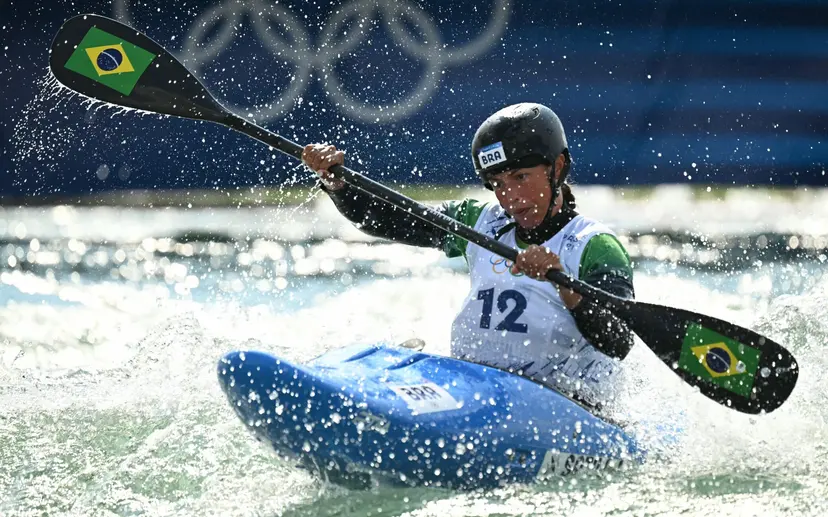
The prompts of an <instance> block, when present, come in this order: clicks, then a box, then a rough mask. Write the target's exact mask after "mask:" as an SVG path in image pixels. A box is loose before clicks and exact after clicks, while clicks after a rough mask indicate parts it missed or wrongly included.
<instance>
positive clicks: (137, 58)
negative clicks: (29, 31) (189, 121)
mask: <svg viewBox="0 0 828 517" xmlns="http://www.w3.org/2000/svg"><path fill="white" fill-rule="evenodd" d="M50 52H51V54H50V57H49V68H50V69H51V70H52V73H53V74H54V76H55V77H56V78H57V80H58V81H60V82H61V83H62V84H63V85H65V86H67V87H69V88H71V89H72V90H74V91H76V92H78V93H80V94H81V95H85V96H86V97H90V98H92V99H97V100H100V101H103V102H107V103H110V104H115V105H118V106H124V107H127V108H135V109H139V110H144V111H150V112H154V113H162V114H166V115H175V116H179V117H186V118H193V119H200V120H211V121H214V122H218V121H221V120H223V119H224V118H225V117H226V116H227V114H228V113H227V110H226V109H225V108H224V107H222V106H221V105H220V104H219V103H218V102H216V100H215V99H214V98H213V97H212V95H210V93H209V92H208V91H207V89H206V88H205V87H204V86H203V85H202V84H201V83H200V82H199V81H198V79H196V78H195V76H193V74H191V73H190V72H189V71H188V70H187V69H186V68H185V67H184V65H182V64H181V63H180V62H179V61H178V60H176V59H175V58H174V57H173V56H172V55H171V54H170V53H169V52H167V51H166V50H165V49H164V48H162V47H161V46H160V45H158V44H157V43H155V42H154V41H152V40H151V39H150V38H148V37H147V36H145V35H143V34H141V33H140V32H138V31H136V30H135V29H132V28H130V27H128V26H126V25H124V24H122V23H120V22H117V21H115V20H112V19H110V18H106V17H104V16H98V15H95V14H83V15H79V16H76V17H74V18H71V19H69V20H67V21H66V22H65V23H64V24H63V25H62V26H61V28H60V30H59V31H58V33H57V34H56V35H55V38H54V40H53V42H52V48H51V51H50Z"/></svg>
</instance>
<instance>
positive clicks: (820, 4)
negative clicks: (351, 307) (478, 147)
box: [0, 0, 828, 198]
mask: <svg viewBox="0 0 828 517" xmlns="http://www.w3.org/2000/svg"><path fill="white" fill-rule="evenodd" d="M83 12H94V13H97V14H103V15H106V16H111V17H113V18H116V19H119V20H121V21H123V22H125V23H128V24H130V25H131V26H133V27H135V28H136V29H138V30H140V31H142V32H144V33H146V34H147V35H148V36H150V37H151V38H153V39H155V40H156V41H158V42H159V43H160V44H161V45H163V46H164V47H166V48H168V49H169V50H170V51H172V52H173V53H174V54H175V55H176V56H177V57H178V58H179V59H180V60H181V61H182V62H183V63H185V64H186V65H187V67H188V68H189V69H190V70H191V71H193V72H194V73H195V74H196V76H197V77H199V78H200V79H201V80H202V82H204V84H205V85H206V86H207V87H208V88H209V89H210V91H211V92H213V94H214V95H215V96H216V97H217V98H218V99H219V100H220V102H222V103H223V104H224V105H226V106H228V107H230V108H231V109H233V110H234V111H235V112H237V113H239V114H242V115H245V116H250V117H251V118H253V119H254V120H256V121H257V122H258V123H259V124H261V125H263V126H265V127H267V128H268V129H271V130H273V131H275V132H278V133H280V134H282V135H283V136H285V137H287V138H290V139H292V140H295V141H297V142H299V143H303V144H304V143H309V142H328V143H333V144H336V145H337V146H338V147H339V148H342V149H345V150H346V151H347V154H348V156H349V165H351V166H352V167H353V168H355V169H357V170H361V171H363V172H365V173H367V174H368V175H370V176H372V177H375V178H378V179H381V180H383V181H386V182H389V183H392V184H395V183H400V184H407V183H440V184H462V183H471V182H474V181H476V177H475V175H474V171H473V167H472V163H471V158H470V155H469V147H470V143H471V138H472V135H473V134H474V131H475V129H476V128H477V126H478V125H479V124H480V123H481V122H482V121H483V120H484V119H485V118H486V117H487V116H488V115H489V114H491V113H492V112H494V111H496V110H498V109H500V108H501V107H503V106H505V105H508V104H512V103H516V102H521V101H533V102H540V103H543V104H546V105H547V106H549V107H551V108H552V109H554V110H555V111H556V112H557V113H558V114H559V115H560V117H561V119H562V120H563V122H564V125H565V127H566V128H567V133H568V138H569V144H570V148H571V151H572V156H573V159H574V161H575V166H574V168H573V178H574V180H575V181H576V182H578V183H582V184H610V185H649V184H660V183H695V184H702V185H703V184H719V185H825V184H826V176H825V171H826V169H828V24H826V20H828V2H825V1H820V0H810V1H809V0H729V1H723V0H717V1H713V0H669V1H668V0H660V1H644V0H628V1H626V2H620V3H611V2H598V1H592V2H590V1H569V0H564V1H560V2H549V1H547V0H488V1H483V2H475V3H466V2H449V1H442V2H440V1H437V0H428V1H422V2H414V1H408V0H393V1H391V0H346V1H338V0H334V1H333V2H331V3H330V4H327V5H326V4H324V3H323V4H318V3H315V2H304V1H293V2H290V1H288V2H285V1H280V2H278V3H277V2H276V1H275V0H222V1H212V2H162V1H160V0H159V1H142V2H137V1H135V0H113V1H111V2H109V1H108V2H100V1H98V2H94V1H84V0H76V1H68V0H63V1H54V2H50V3H49V8H48V9H44V8H43V7H42V6H41V7H37V6H33V5H32V2H23V1H22V0H12V1H11V2H9V1H6V2H5V3H2V2H0V26H2V34H3V37H2V43H0V51H2V55H1V56H0V90H1V91H2V95H3V103H2V104H1V105H0V131H2V135H3V140H2V155H0V171H1V172H2V173H3V174H2V179H1V180H0V196H3V197H6V198H26V197H30V196H44V195H81V194H90V193H97V192H102V191H111V190H121V189H205V188H207V189H211V188H219V189H225V188H235V187H247V186H267V185H283V184H293V183H308V182H309V175H308V174H307V173H305V172H304V171H303V170H302V168H300V167H297V165H296V162H294V161H292V160H291V159H289V158H287V157H285V156H282V155H279V154H278V153H275V152H272V151H269V150H268V149H267V148H266V147H265V146H262V145H261V144H259V143H257V142H254V141H252V140H250V139H249V138H247V137H244V136H242V135H240V134H237V133H235V132H233V131H230V130H228V129H225V128H222V127H218V126H215V125H213V124H210V123H201V122H195V121H191V120H183V119H174V118H168V117H167V118H161V117H157V116H151V115H144V114H138V113H133V112H124V111H121V110H118V109H115V108H112V107H109V106H104V105H100V104H96V103H93V102H89V101H88V100H85V99H83V98H81V97H79V96H77V95H73V94H72V93H71V92H69V91H68V90H66V89H63V88H61V87H59V86H57V85H56V84H55V82H54V80H53V79H50V75H49V72H48V69H47V60H48V50H49V45H50V43H51V39H52V37H53V35H54V34H55V33H56V32H57V30H58V28H59V27H60V25H61V23H62V22H63V21H64V20H65V19H67V18H69V17H71V16H74V15H76V14H79V13H83Z"/></svg>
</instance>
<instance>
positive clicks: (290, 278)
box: [0, 191, 828, 517]
mask: <svg viewBox="0 0 828 517" xmlns="http://www.w3.org/2000/svg"><path fill="white" fill-rule="evenodd" d="M594 192H597V191H594ZM596 198H598V196H596ZM590 199H591V200H592V198H591V197H590ZM590 202H591V203H592V202H593V201H590ZM665 202H666V201H665ZM618 203H626V201H623V200H621V201H619V202H618ZM757 204H761V203H758V202H757ZM584 206H585V208H584V211H587V208H586V206H587V205H586V204H585V205H584ZM602 206H604V210H605V211H606V214H610V213H615V214H620V213H622V212H621V211H620V208H621V207H620V206H618V205H616V206H615V208H616V209H617V210H612V207H607V206H606V205H602ZM787 208H788V209H789V210H790V211H791V215H790V220H791V221H793V219H794V218H795V217H796V208H795V207H794V206H793V205H791V206H788V207H787ZM290 210H291V209H282V211H269V210H266V209H260V210H250V211H248V210H238V211H236V210H232V211H198V212H196V211H181V210H177V211H176V210H156V211H153V212H149V213H144V212H139V211H132V210H119V209H104V208H96V209H72V208H66V207H60V208H49V209H45V210H41V209H14V210H9V209H6V210H5V211H4V212H3V213H2V217H3V219H1V221H2V222H0V228H4V229H5V234H6V236H7V237H9V238H11V237H13V236H14V237H20V238H22V239H25V240H27V241H28V240H30V239H32V238H35V237H36V238H37V239H38V240H39V241H40V242H41V244H40V246H41V251H42V250H43V249H45V247H46V246H45V244H43V243H45V242H46V241H47V240H48V239H55V238H57V239H60V238H69V237H71V238H74V239H76V240H78V242H85V243H86V245H87V246H88V247H89V248H90V249H91V246H92V245H91V244H90V243H91V242H93V241H94V240H96V239H109V240H111V241H114V243H115V244H113V246H115V247H118V244H117V243H129V242H136V241H138V242H140V241H141V240H143V239H146V238H150V237H163V236H169V235H175V234H178V233H180V232H183V231H186V230H192V229H194V228H195V229H199V230H205V228H206V229H209V230H211V231H213V230H215V231H216V232H217V231H218V230H221V231H223V232H224V233H230V234H231V235H244V234H245V232H248V231H251V229H253V228H255V229H256V230H257V232H261V234H267V233H269V232H271V233H272V234H277V235H280V236H282V235H283V234H285V233H290V232H297V233H296V238H300V237H304V238H307V237H308V235H307V232H311V231H312V232H320V233H322V232H330V233H331V234H337V235H340V236H342V237H344V236H345V234H346V232H350V231H351V230H350V229H349V228H348V226H347V224H345V223H344V222H342V221H340V220H338V219H337V218H336V217H334V216H333V215H331V214H330V212H329V211H327V210H328V209H327V208H325V206H324V203H323V204H322V206H321V207H320V208H318V209H317V211H314V212H312V211H310V208H307V209H303V210H300V211H293V212H291V211H290ZM693 210H694V211H697V210H700V209H699V208H698V207H696V208H693ZM730 210H731V214H733V213H738V211H739V210H741V208H740V207H731V208H730ZM286 214H289V219H286V218H285V217H286ZM639 215H640V214H639V213H638V212H636V213H635V217H638V216H639ZM116 216H117V217H118V218H122V217H124V218H126V219H118V220H117V221H116V219H115V217H116ZM618 217H620V216H618ZM734 220H735V218H734ZM92 221H94V222H95V224H90V222H92ZM286 221H290V223H291V224H289V225H288V224H285V222H286ZM803 221H804V223H807V219H806V218H804V217H801V218H800V222H801V223H802V222H803ZM804 223H803V224H804ZM632 224H633V223H630V225H632ZM734 224H736V223H734ZM755 224H756V226H757V227H759V226H762V225H768V226H771V225H772V224H776V223H763V222H761V221H760V222H756V223H755ZM21 225H23V226H25V231H24V230H22V229H21ZM623 227H625V228H626V227H628V226H627V224H626V222H624V224H623ZM789 230H797V228H790V229H789ZM799 230H801V228H800V229H799ZM302 231H305V232H306V233H305V235H304V236H303V235H301V232H302ZM21 234H22V235H21ZM119 237H120V238H119ZM282 238H285V237H282ZM346 240H347V239H346ZM337 243H338V244H337ZM75 246H77V244H75ZM327 246H328V248H314V250H315V251H313V253H317V254H322V255H318V256H317V255H313V256H314V257H316V258H317V259H318V260H319V261H322V260H323V259H324V256H325V255H324V253H323V252H322V251H319V250H320V249H321V250H323V251H324V250H326V249H327V251H325V253H328V255H327V256H333V255H335V254H336V253H334V251H335V250H339V252H341V251H342V250H341V249H340V248H341V246H342V243H341V241H328V243H327ZM344 249H345V253H350V254H354V255H360V254H362V255H363V256H365V257H368V258H366V260H367V261H368V262H370V263H373V264H374V265H376V266H377V267H378V271H380V273H382V272H383V271H386V272H387V271H388V268H389V267H390V266H389V264H397V271H398V273H399V274H401V275H402V276H396V275H391V276H388V275H387V274H383V275H382V276H377V277H373V278H371V277H367V276H362V277H358V278H357V277H355V278H351V279H350V280H347V277H345V276H344V275H336V274H333V275H329V276H322V277H316V276H313V275H311V276H302V275H301V274H298V273H296V272H294V274H289V275H287V281H286V286H285V287H283V288H281V289H279V288H276V287H272V286H271V287H270V290H269V291H266V292H261V293H258V294H256V296H252V295H249V292H248V291H250V290H253V291H255V289H256V288H255V286H256V285H258V284H256V282H255V281H254V280H255V278H253V277H252V275H248V276H245V275H246V274H247V273H245V274H239V275H238V276H239V278H240V280H239V282H241V285H242V289H243V291H241V292H237V291H234V290H232V289H231V290H230V292H231V293H236V295H235V296H233V295H228V294H227V293H226V292H225V291H223V290H221V289H219V288H215V289H213V288H208V287H207V286H208V285H211V286H212V285H216V286H219V285H222V284H221V282H220V281H225V280H227V279H228V278H230V276H232V275H235V274H236V273H237V271H239V270H241V269H244V271H248V270H251V271H252V267H251V268H241V266H240V265H239V263H238V262H237V263H234V264H233V265H230V266H223V267H222V268H220V269H219V270H215V271H213V272H210V273H208V274H205V276H204V277H203V278H201V280H200V284H199V285H198V286H197V287H192V289H190V290H189V291H188V290H176V287H175V286H176V285H178V284H180V283H182V282H184V280H182V279H181V278H179V277H177V276H176V275H172V276H169V278H168V280H165V279H166V278H167V277H165V276H164V275H161V278H162V281H151V280H152V279H151V278H150V277H149V276H147V277H141V278H138V279H133V280H128V279H126V278H124V276H118V275H117V274H110V273H111V271H112V270H115V271H116V272H117V271H119V266H117V265H116V264H115V263H114V259H113V262H112V263H108V265H107V266H103V267H101V268H98V269H95V268H91V269H86V270H84V269H81V270H77V271H75V272H73V273H70V272H68V271H64V272H63V273H61V268H60V264H62V262H59V263H58V264H57V265H55V266H54V268H53V269H52V273H51V274H50V273H49V272H48V270H47V271H45V272H44V271H41V270H40V269H37V270H32V271H34V272H27V271H22V270H20V268H19V267H18V268H7V269H5V270H3V272H2V273H1V274H0V294H2V295H4V296H5V300H6V301H5V303H4V304H3V305H2V307H0V464H2V465H3V469H2V470H0V515H369V514H370V515H412V516H413V515H417V516H421V515H439V516H441V517H443V516H448V515H481V516H488V515H529V514H539V515H561V514H566V515H569V516H581V515H584V516H586V515H600V514H613V515H707V514H709V513H711V512H715V513H716V514H717V515H813V516H820V515H825V513H826V512H828V490H827V489H826V488H825V480H826V479H828V448H826V445H825V443H826V435H828V425H826V419H828V409H826V408H828V396H826V395H825V390H824V389H822V387H823V384H824V380H823V379H824V373H823V372H824V371H825V370H826V369H828V359H826V354H825V338H826V333H828V326H826V325H825V324H824V323H823V312H824V307H825V306H826V304H827V303H828V279H826V278H825V277H822V276H820V275H812V276H811V277H810V282H809V283H808V284H807V285H810V287H807V286H806V284H797V285H800V288H799V289H798V290H791V289H788V290H787V291H788V292H790V294H785V295H781V296H780V295H778V294H775V293H777V292H778V291H780V290H782V291H786V290H785V289H780V288H779V285H780V284H782V283H785V282H788V283H790V282H791V278H790V277H791V276H796V275H800V276H801V273H798V271H799V269H797V267H798V265H797V264H794V266H795V267H794V268H793V269H790V268H788V269H785V268H783V267H781V266H779V267H775V268H771V267H769V266H767V265H765V266H761V267H754V268H751V269H748V270H745V271H735V272H731V273H716V272H708V273H704V272H700V271H695V270H692V269H688V268H686V267H682V266H678V267H675V266H667V267H660V268H659V267H657V266H656V265H654V264H653V263H651V262H645V263H643V264H642V265H640V266H639V270H638V273H637V277H636V287H637V296H638V298H639V299H640V300H646V301H649V302H654V303H660V304H665V305H671V306H676V307H683V308H687V309H691V310H695V311H699V312H704V313H708V314H711V315H715V316H717V317H719V318H722V319H726V320H729V321H733V322H735V323H738V324H742V325H745V326H748V327H751V328H755V329H757V330H758V331H760V332H762V333H764V334H766V335H768V336H769V337H771V338H773V339H776V340H778V341H779V342H781V343H782V344H783V345H785V346H786V347H788V348H789V349H790V350H792V351H793V353H794V354H795V355H796V356H797V359H798V361H799V364H800V366H801V374H800V380H799V383H798V385H797V388H796V390H795V391H794V393H793V395H792V396H791V398H790V399H789V400H788V402H786V403H785V404H784V405H783V406H782V408H780V409H779V410H777V411H776V412H774V413H772V414H770V415H762V416H755V417H752V416H747V415H742V414H739V413H736V412H734V411H730V410H728V409H726V408H723V407H720V406H718V405H717V404H715V403H712V402H710V401H708V400H707V399H705V398H704V397H702V396H701V395H698V394H696V393H694V392H693V390H691V389H690V388H688V387H687V386H685V385H684V384H683V383H681V382H680V381H679V380H678V379H677V378H676V377H675V376H674V374H673V373H672V372H670V370H669V369H668V368H666V367H665V366H664V365H663V364H661V363H660V362H659V361H658V360H656V359H655V358H654V357H653V356H652V354H651V353H650V352H649V351H648V349H647V348H646V347H645V346H641V345H639V346H637V347H636V349H635V350H634V351H633V353H632V354H631V356H630V357H629V359H628V363H629V365H630V368H631V369H632V371H633V377H634V380H635V384H634V386H635V389H633V390H631V393H630V394H629V398H628V400H627V403H628V405H629V406H630V408H631V413H633V414H635V413H637V414H640V415H652V414H655V413H659V412H666V410H667V409H668V408H675V407H680V408H683V409H684V410H685V412H686V415H687V420H688V424H687V428H688V433H687V438H686V440H685V442H684V446H683V448H682V449H681V450H676V451H669V454H668V455H667V458H666V459H665V460H664V461H662V462H656V463H653V464H650V465H646V466H644V467H643V468H641V469H639V470H637V471H634V472H631V473H628V474H623V475H621V476H620V477H618V476H617V477H615V478H613V479H609V480H584V479H574V480H571V481H570V480H568V481H567V482H566V483H565V484H563V485H562V486H556V485H552V486H541V487H512V488H508V489H503V490H499V491H495V492H491V493H485V494H483V493H471V494H464V493H453V492H448V491H441V490H425V489H423V490H419V489H418V490H391V489H378V490H375V491H369V492H347V491H344V490H343V489H340V488H336V487H331V486H326V485H323V484H321V483H320V482H319V481H317V480H315V479H313V478H311V477H310V476H308V475H307V474H306V473H305V472H303V471H300V470H298V469H295V468H294V467H293V466H292V465H290V464H288V463H285V462H283V461H282V460H280V459H278V458H275V457H273V455H272V454H270V453H269V452H268V451H267V450H265V449H264V448H262V447H261V446H260V445H258V444H257V442H255V441H254V440H253V439H252V438H250V437H249V436H248V434H247V433H246V431H245V430H244V428H243V426H242V424H241V423H240V422H239V421H238V420H237V418H236V416H235V414H234V413H233V412H232V411H231V410H230V408H229V406H228V405H227V402H226V400H225V399H224V397H223V395H222V394H221V392H220V390H219V388H218V383H217V382H216V376H215V365H216V361H217V360H218V358H219V357H220V356H221V355H222V354H223V353H225V352H227V351H230V350H233V349H236V348H241V347H246V348H260V349H263V350H266V351H270V352H272V353H275V354H279V355H282V356H285V357H288V358H291V359H295V360H304V359H308V358H311V357H313V356H315V355H317V354H319V353H321V352H322V351H324V350H328V349H332V348H336V347H339V346H343V345H346V344H349V343H354V342H369V341H370V342H373V341H392V342H396V341H402V340H404V339H408V338H410V337H414V336H418V337H422V338H424V339H425V340H426V342H427V344H428V345H427V350H429V351H433V352H437V353H445V352H446V343H447V337H448V330H449V325H450V322H451V319H452V317H453V314H454V311H455V310H456V309H457V308H458V306H459V303H460V301H461V299H462V297H463V295H464V294H465V289H466V288H467V279H466V277H465V275H464V274H463V272H462V270H459V269H457V268H456V267H455V266H452V267H446V266H450V264H447V261H445V260H444V259H441V258H440V257H439V254H438V253H436V252H434V253H432V252H428V251H426V252H422V251H418V250H412V249H410V248H406V247H399V246H397V247H390V248H382V249H381V248H376V247H375V248H373V249H374V251H373V252H370V250H368V249H365V248H361V247H360V245H356V244H350V245H347V246H345V248H344ZM383 249H384V251H382V250H383ZM332 250H334V251H332ZM339 252H337V253H339ZM369 252H370V253H374V255H370V253H369ZM91 253H92V251H87V253H86V255H89V254H91ZM304 258H305V259H309V258H312V257H311V256H310V255H308V256H305V257H304ZM236 259H238V256H236ZM44 260H45V258H44ZM245 260H247V259H245ZM126 261H128V260H126ZM126 261H125V262H126ZM156 262H159V263H160V261H156ZM171 262H172V263H171V264H169V265H166V266H165V267H166V268H167V269H175V265H174V264H176V263H178V264H180V265H181V267H185V268H188V267H191V266H189V265H187V264H188V263H187V262H186V261H185V260H184V257H181V256H179V257H178V258H176V257H175V256H173V257H172V259H171ZM300 262H301V261H297V262H296V264H297V265H298V264H299V263H300ZM121 265H123V264H121ZM254 265H255V264H254ZM159 267H160V266H159ZM297 267H298V266H297ZM193 271H194V269H193ZM193 271H190V270H187V272H186V274H185V275H184V277H186V276H187V274H190V273H192V272H193ZM131 274H132V273H128V272H126V273H124V275H126V276H127V277H129V278H132V277H131V276H130V275H131ZM184 277H182V278H184ZM213 277H218V280H217V281H216V283H214V284H211V283H209V282H208V280H210V279H211V278H213ZM346 280H347V281H346ZM273 300H278V302H276V301H273Z"/></svg>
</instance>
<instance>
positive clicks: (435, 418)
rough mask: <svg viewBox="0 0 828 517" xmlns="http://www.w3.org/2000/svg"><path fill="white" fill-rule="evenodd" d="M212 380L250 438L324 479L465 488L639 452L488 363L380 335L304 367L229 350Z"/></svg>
mask: <svg viewBox="0 0 828 517" xmlns="http://www.w3.org/2000/svg"><path fill="white" fill-rule="evenodd" d="M218 376H219V382H220V384H221V386H222V389H223V390H224V392H225V394H226V395H227V397H228V400H229V402H230V404H231V406H232V407H233V408H234V410H235V411H236V413H237V415H238V416H239V418H240V419H241V420H242V421H243V422H244V423H245V424H246V425H247V427H248V428H249V429H250V431H252V433H253V434H254V436H255V437H256V438H257V439H259V440H260V441H262V442H264V443H267V444H269V445H270V446H272V447H273V448H274V449H275V450H276V451H277V452H278V453H280V454H282V455H286V456H289V457H292V458H296V459H298V460H300V462H301V463H302V464H303V465H305V466H307V467H310V468H312V469H314V470H316V471H318V472H319V474H320V475H322V476H324V477H326V478H328V479H330V480H332V481H336V482H344V483H348V482H349V480H353V479H364V478H365V476H371V477H372V478H378V479H382V480H383V481H386V482H391V483H401V484H406V485H430V486H446V487H454V488H477V487H490V486H499V485H503V484H507V483H529V482H533V481H535V480H537V479H538V478H543V477H545V476H554V475H567V474H571V473H574V472H576V471H579V470H581V469H591V470H603V469H608V468H619V467H621V466H623V465H624V464H625V463H629V462H640V461H642V460H643V458H644V453H643V450H642V449H641V448H640V447H639V445H638V444H637V443H636V441H635V440H634V439H633V438H632V437H631V436H629V435H627V434H626V433H625V432H624V431H623V430H622V429H620V428H619V427H617V426H615V425H613V424H611V423H608V422H605V421H603V420H601V419H599V418H597V417H596V416H594V415H592V414H590V413H589V412H587V411H586V410H585V409H583V408H582V407H580V406H578V405H577V404H576V403H574V402H572V401H570V400H568V399H567V398H565V397H563V396H562V395H560V394H558V393H556V392H554V391H553V390H551V389H548V388H545V387H543V386H540V385H539V384H536V383H534V382H532V381H529V380H527V379H524V378H522V377H519V376H516V375H512V374H509V373H507V372H503V371H500V370H497V369H493V368H489V367H485V366H482V365H477V364H474V363H468V362H465V361H460V360H457V359H452V358H448V357H442V356H436V355H432V354H428V353H423V352H418V351H415V350H410V349H406V348H397V347H390V346H385V345H374V346H365V345H357V346H351V347H346V348H341V349H338V350H334V351H331V352H328V353H326V354H324V355H322V356H321V357H319V358H317V359H315V360H313V361H311V362H310V363H308V364H306V365H295V364H292V363H290V362H289V361H285V360H283V359H280V358H277V357H274V356H271V355H269V354H266V353H263V352H254V351H237V352H232V353H229V354H227V355H225V356H224V357H223V358H222V359H221V360H220V362H219V365H218Z"/></svg>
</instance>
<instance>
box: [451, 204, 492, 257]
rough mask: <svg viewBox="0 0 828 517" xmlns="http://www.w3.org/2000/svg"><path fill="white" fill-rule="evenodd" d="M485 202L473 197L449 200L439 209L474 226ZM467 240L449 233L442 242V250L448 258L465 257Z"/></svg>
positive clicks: (456, 219)
mask: <svg viewBox="0 0 828 517" xmlns="http://www.w3.org/2000/svg"><path fill="white" fill-rule="evenodd" d="M486 204H487V203H481V202H479V201H476V200H474V199H464V200H462V201H449V202H447V203H445V204H444V205H443V206H442V207H440V211H441V212H443V213H444V214H446V215H447V216H449V217H451V218H452V219H454V220H455V221H460V222H461V223H463V224H465V225H466V226H471V227H474V225H475V224H477V219H478V218H479V217H480V214H481V213H483V210H484V209H485V208H486ZM468 244H469V241H467V240H466V239H464V238H462V237H458V236H456V235H449V236H448V237H447V238H446V240H445V241H444V243H443V252H445V254H446V256H447V257H449V258H454V257H465V256H466V246H468Z"/></svg>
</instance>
